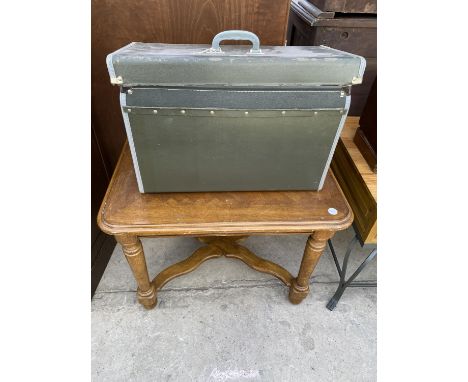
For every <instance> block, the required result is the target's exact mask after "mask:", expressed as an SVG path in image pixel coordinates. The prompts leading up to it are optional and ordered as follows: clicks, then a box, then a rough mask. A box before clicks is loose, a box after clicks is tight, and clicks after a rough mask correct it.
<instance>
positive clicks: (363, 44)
mask: <svg viewBox="0 0 468 382" xmlns="http://www.w3.org/2000/svg"><path fill="white" fill-rule="evenodd" d="M302 1H305V0H293V1H292V3H291V13H290V16H289V27H288V44H289V45H296V46H308V45H326V46H329V47H331V48H335V49H339V50H344V51H346V52H349V53H354V54H358V55H360V56H363V57H365V59H366V70H365V72H364V78H363V82H362V84H361V85H359V86H354V87H353V96H352V101H351V107H350V111H349V115H353V116H360V115H361V113H362V110H363V109H364V105H365V104H366V101H367V97H368V95H369V92H370V90H371V87H372V84H373V82H374V79H375V78H376V76H377V15H375V14H351V15H349V14H347V15H346V14H342V13H335V14H334V15H333V17H332V18H328V17H327V18H316V17H315V16H314V15H313V14H312V13H310V12H309V11H307V10H306V9H305V8H303V7H302V6H301V5H300V3H301V2H302ZM311 2H312V3H315V2H314V1H311ZM321 3H327V4H329V5H330V6H331V5H333V4H334V5H337V4H338V2H337V1H328V2H321ZM341 3H342V4H344V5H346V4H348V5H349V6H351V2H350V3H346V4H345V2H344V1H342V2H341ZM315 5H317V4H315ZM317 7H318V5H317ZM322 10H323V9H322Z"/></svg>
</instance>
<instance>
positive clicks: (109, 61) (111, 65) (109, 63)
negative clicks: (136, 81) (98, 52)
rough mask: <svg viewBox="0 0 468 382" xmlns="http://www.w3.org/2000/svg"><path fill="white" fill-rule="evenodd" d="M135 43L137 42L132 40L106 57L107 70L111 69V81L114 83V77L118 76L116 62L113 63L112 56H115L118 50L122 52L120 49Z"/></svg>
mask: <svg viewBox="0 0 468 382" xmlns="http://www.w3.org/2000/svg"><path fill="white" fill-rule="evenodd" d="M134 44H136V42H131V43H130V44H128V45H125V46H123V47H122V48H120V49H117V50H116V51H115V52H112V53H109V54H108V55H107V57H106V64H107V70H108V71H109V76H110V79H111V83H112V79H113V78H116V75H115V69H114V63H113V60H112V57H113V56H114V55H115V54H116V53H118V52H120V51H122V50H124V49H126V48H128V47H130V46H132V45H134Z"/></svg>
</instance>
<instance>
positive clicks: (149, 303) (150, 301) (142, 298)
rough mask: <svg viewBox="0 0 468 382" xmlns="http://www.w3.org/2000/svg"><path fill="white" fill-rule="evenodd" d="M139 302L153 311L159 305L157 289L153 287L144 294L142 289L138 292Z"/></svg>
mask: <svg viewBox="0 0 468 382" xmlns="http://www.w3.org/2000/svg"><path fill="white" fill-rule="evenodd" d="M137 297H138V302H139V303H140V304H141V305H143V306H144V307H145V308H146V309H153V308H154V307H155V306H156V304H157V303H158V299H157V298H156V288H155V287H154V285H151V288H150V289H149V290H147V291H145V292H142V291H141V289H140V288H138V291H137Z"/></svg>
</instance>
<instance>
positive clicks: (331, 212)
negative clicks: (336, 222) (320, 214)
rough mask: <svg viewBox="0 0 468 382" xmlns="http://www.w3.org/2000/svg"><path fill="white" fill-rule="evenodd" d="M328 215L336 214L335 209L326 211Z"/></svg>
mask: <svg viewBox="0 0 468 382" xmlns="http://www.w3.org/2000/svg"><path fill="white" fill-rule="evenodd" d="M328 213H329V214H330V215H336V214H337V213H338V211H337V209H336V208H329V209H328Z"/></svg>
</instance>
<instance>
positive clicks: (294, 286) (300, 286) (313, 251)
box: [289, 231, 334, 304]
mask: <svg viewBox="0 0 468 382" xmlns="http://www.w3.org/2000/svg"><path fill="white" fill-rule="evenodd" d="M333 235H334V232H333V231H315V232H314V233H313V234H312V235H310V236H309V238H308V239H307V243H306V246H305V249H304V255H303V256H302V262H301V267H300V268H299V273H298V275H297V277H296V278H295V279H293V281H292V283H291V287H290V288H289V301H291V302H292V303H293V304H299V303H300V302H301V301H302V300H304V298H306V296H307V295H308V294H309V279H310V275H311V274H312V272H313V271H314V269H315V266H316V265H317V263H318V261H319V259H320V256H322V252H323V250H324V249H325V246H326V245H327V240H328V239H330V238H331V237H332V236H333Z"/></svg>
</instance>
